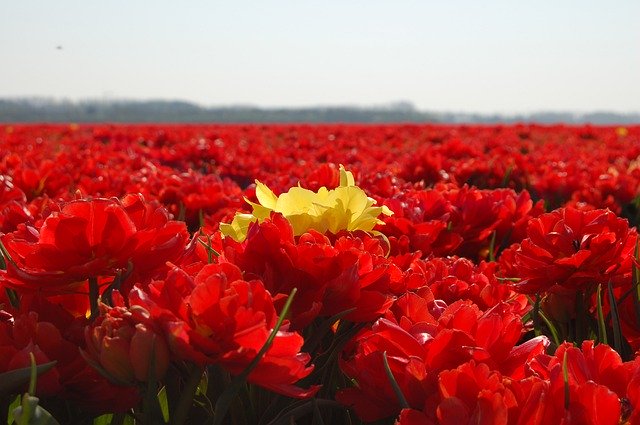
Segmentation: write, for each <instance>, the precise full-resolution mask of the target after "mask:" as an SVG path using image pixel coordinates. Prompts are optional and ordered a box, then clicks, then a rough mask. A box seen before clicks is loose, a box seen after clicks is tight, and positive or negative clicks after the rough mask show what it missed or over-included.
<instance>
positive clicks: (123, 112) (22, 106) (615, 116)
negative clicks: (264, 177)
mask: <svg viewBox="0 0 640 425" xmlns="http://www.w3.org/2000/svg"><path fill="white" fill-rule="evenodd" d="M0 122H5V123H8V122H11V123H20V122H23V123H34V122H39V123H40V122H51V123H60V122H78V123H87V122H94V123H99V122H116V123H118V122H120V123H303V122H304V123H470V124H473V123H475V124H497V123H515V122H536V123H541V124H553V123H567V124H581V123H592V124H610V125H614V124H624V125H628V124H638V123H640V114H638V113H629V114H621V113H615V112H593V113H586V114H578V113H569V112H539V113H531V114H519V115H499V114H492V115H488V114H469V113H455V112H429V111H420V110H418V109H416V108H415V107H414V106H413V105H412V104H411V103H409V102H398V103H393V104H389V105H387V106H380V107H354V106H330V107H320V106H318V107H304V108H261V107H254V106H218V107H203V106H200V105H197V104H195V103H190V102H183V101H166V100H151V101H130V100H113V101H105V100H85V101H77V102H73V101H60V100H54V99H42V98H18V99H0Z"/></svg>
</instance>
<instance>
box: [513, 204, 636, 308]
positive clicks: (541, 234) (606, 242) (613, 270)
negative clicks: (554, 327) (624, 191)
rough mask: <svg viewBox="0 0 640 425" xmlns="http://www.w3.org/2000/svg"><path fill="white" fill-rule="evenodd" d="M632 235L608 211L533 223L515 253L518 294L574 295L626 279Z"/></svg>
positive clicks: (567, 213)
mask: <svg viewBox="0 0 640 425" xmlns="http://www.w3.org/2000/svg"><path fill="white" fill-rule="evenodd" d="M636 237H637V236H636V231H635V229H630V228H629V224H628V223H627V221H626V220H624V219H622V218H618V217H616V215H615V214H613V213H612V212H611V211H607V210H594V211H578V210H575V209H569V208H561V209H558V210H555V211H553V212H552V213H549V214H543V215H541V216H540V217H538V218H536V219H533V220H532V221H531V222H530V223H529V227H528V229H527V239H525V240H523V241H522V244H521V246H520V249H519V250H518V251H517V252H516V254H515V261H516V265H515V266H516V270H517V271H518V273H519V277H520V278H521V279H522V280H521V281H520V282H519V283H517V284H516V285H515V288H516V290H518V291H519V292H523V293H529V294H534V293H539V292H551V293H557V294H561V295H568V296H571V295H574V294H575V293H576V291H578V290H589V289H593V288H594V287H595V286H596V285H598V284H603V285H606V284H607V283H608V282H609V280H611V281H612V282H613V283H614V285H617V284H620V282H622V281H623V280H624V279H630V276H631V260H632V255H633V249H634V247H635V242H636Z"/></svg>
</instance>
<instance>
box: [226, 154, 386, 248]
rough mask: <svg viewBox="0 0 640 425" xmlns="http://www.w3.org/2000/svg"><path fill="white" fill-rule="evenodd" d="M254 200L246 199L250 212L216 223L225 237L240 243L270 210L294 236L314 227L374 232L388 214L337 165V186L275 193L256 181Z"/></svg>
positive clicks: (324, 230)
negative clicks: (278, 215) (338, 172)
mask: <svg viewBox="0 0 640 425" xmlns="http://www.w3.org/2000/svg"><path fill="white" fill-rule="evenodd" d="M256 197H257V198H258V203H257V204H256V203H254V202H251V201H249V200H247V202H248V203H249V204H250V205H251V207H252V208H253V211H252V212H251V214H240V213H238V214H236V215H235V217H234V218H233V221H232V222H231V223H220V231H221V232H222V234H223V235H224V236H225V237H230V238H232V239H234V240H236V241H238V242H242V241H243V240H244V239H245V238H246V237H247V231H248V230H249V225H250V224H251V223H254V222H262V221H264V220H266V219H267V218H269V216H270V215H271V212H277V213H281V214H282V215H283V216H284V217H285V218H286V219H287V220H288V221H289V223H291V227H293V233H294V234H295V235H301V234H303V233H304V232H306V231H308V230H310V229H314V230H317V231H318V232H320V233H327V232H331V233H338V232H339V231H341V230H349V231H355V230H364V231H366V232H371V233H376V234H377V232H374V231H373V228H374V227H375V225H376V224H384V222H383V221H382V220H380V219H379V218H378V216H379V215H380V214H384V215H391V214H393V212H392V211H391V210H389V208H387V207H386V206H384V205H383V206H381V207H376V206H374V205H375V204H376V201H375V199H372V198H369V197H368V196H367V194H366V193H365V192H364V191H363V190H362V189H360V188H359V187H358V186H356V185H355V180H354V178H353V174H352V173H351V172H350V171H346V170H345V169H344V167H343V166H342V165H341V166H340V186H338V187H337V188H335V189H331V190H329V189H327V188H326V187H321V188H320V189H319V190H318V192H313V191H311V190H308V189H304V188H302V187H292V188H291V189H289V191H288V192H286V193H283V194H281V195H280V196H276V195H275V194H274V193H273V192H272V191H271V189H269V188H268V187H267V186H266V185H265V184H263V183H261V182H259V181H258V180H256Z"/></svg>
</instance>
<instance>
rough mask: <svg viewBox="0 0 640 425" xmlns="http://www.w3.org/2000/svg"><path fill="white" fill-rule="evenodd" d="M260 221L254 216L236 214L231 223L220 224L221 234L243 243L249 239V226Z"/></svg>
mask: <svg viewBox="0 0 640 425" xmlns="http://www.w3.org/2000/svg"><path fill="white" fill-rule="evenodd" d="M255 221H258V219H257V218H256V217H254V216H253V215H252V214H236V215H235V217H233V221H232V222H231V223H220V232H221V233H222V234H223V235H224V236H225V237H230V238H231V239H233V240H234V241H236V242H242V241H243V240H245V239H246V238H247V232H248V231H249V225H250V224H251V223H253V222H255Z"/></svg>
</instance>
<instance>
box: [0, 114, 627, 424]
mask: <svg viewBox="0 0 640 425" xmlns="http://www.w3.org/2000/svg"><path fill="white" fill-rule="evenodd" d="M0 183H1V184H2V186H1V191H0V242H1V244H0V250H1V252H2V256H1V257H0V259H1V260H0V266H1V270H0V286H2V288H0V421H2V422H4V418H8V420H9V422H13V421H15V422H16V423H18V424H55V423H60V424H96V425H98V424H110V423H112V424H134V423H136V424H158V423H170V424H216V425H219V424H252V425H253V424H263V425H267V424H269V425H276V424H291V423H299V424H361V423H373V424H401V425H421V424H429V425H431V424H451V425H453V424H544V425H546V424H598V425H600V424H612V425H615V424H640V260H639V258H640V249H639V242H638V235H637V226H638V225H639V224H640V126H636V127H624V128H623V127H592V126H581V127H566V126H553V127H550V126H536V125H513V126H444V125H439V126H435V125H385V126H356V125H348V126H340V125H327V126H308V125H272V126H259V125H246V126H241V125H237V126H230V125H228V126H214V125H208V126H178V125H175V126H171V125H154V126H143V125H135V126H112V125H92V126H88V125H87V126H85V125H80V126H78V125H75V124H72V125H64V126H62V125H58V126H53V125H51V126H50V125H37V126H36V125H34V126H23V125H0Z"/></svg>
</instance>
